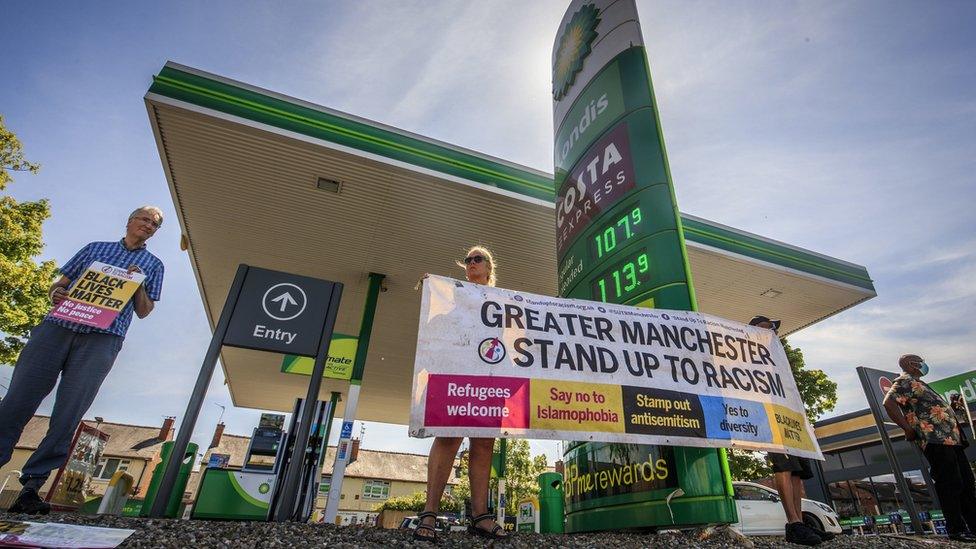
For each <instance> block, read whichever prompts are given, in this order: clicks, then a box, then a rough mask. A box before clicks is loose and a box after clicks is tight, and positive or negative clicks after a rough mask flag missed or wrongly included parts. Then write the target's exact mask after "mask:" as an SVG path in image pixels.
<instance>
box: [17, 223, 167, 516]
mask: <svg viewBox="0 0 976 549" xmlns="http://www.w3.org/2000/svg"><path fill="white" fill-rule="evenodd" d="M162 223H163V212H162V211H160V209H159V208H157V207H155V206H143V207H141V208H138V209H136V210H135V211H133V212H132V213H131V214H129V220H128V222H127V223H126V227H125V236H124V237H123V238H120V239H119V240H113V241H109V242H91V243H89V244H87V245H86V246H85V247H84V248H82V249H81V250H80V251H79V252H78V253H76V254H75V255H74V257H72V258H71V259H70V260H69V261H68V262H67V263H65V264H64V265H63V266H62V267H61V269H60V271H61V278H59V279H58V280H57V281H55V282H54V284H52V285H51V289H50V290H49V291H48V293H49V296H50V298H51V303H52V305H55V306H57V305H58V304H59V303H61V302H62V301H63V300H64V299H65V297H67V295H68V291H67V289H68V287H70V286H71V285H72V284H73V283H74V282H75V280H77V279H78V278H79V277H80V276H81V275H82V274H84V272H85V271H86V270H88V267H89V266H90V265H91V264H92V262H95V261H98V262H101V263H105V264H108V265H113V266H115V267H118V268H120V269H126V270H128V271H129V272H139V273H142V274H143V275H145V279H144V280H143V282H142V284H140V286H139V288H138V289H137V290H136V292H135V295H133V296H132V298H131V299H130V300H129V301H128V303H126V304H125V306H124V307H123V308H122V310H121V311H120V312H119V315H118V316H117V317H116V318H115V320H114V321H113V322H112V324H110V325H109V326H108V328H106V329H101V328H96V327H93V326H87V325H83V324H79V323H76V322H71V321H68V320H64V319H61V318H55V317H53V316H52V315H51V314H50V313H49V314H48V316H47V317H45V318H44V320H43V321H42V322H41V323H40V324H38V325H37V326H35V327H34V328H33V329H32V330H31V333H30V339H29V340H28V341H27V345H25V346H24V348H23V350H21V352H20V356H19V357H18V358H17V365H16V366H15V367H14V375H13V377H12V378H11V380H10V390H9V391H8V392H7V396H6V398H4V399H3V400H2V401H0V466H2V465H4V464H5V463H7V462H8V461H10V456H11V454H12V452H13V449H14V445H15V444H17V441H18V439H20V435H21V433H22V432H23V431H24V427H25V426H26V425H27V422H28V421H29V420H30V418H31V416H33V415H34V412H36V411H37V407H38V406H40V404H41V401H42V400H44V397H46V396H47V395H48V393H50V392H51V390H52V389H53V388H54V385H55V383H57V382H58V378H59V377H60V378H61V383H60V385H59V386H58V392H57V396H56V397H55V400H54V409H53V410H52V411H51V419H50V421H49V422H48V429H47V433H45V435H44V438H43V439H42V440H41V442H40V444H38V445H37V449H36V450H34V453H33V454H31V457H30V458H29V459H28V460H27V463H25V464H24V467H23V474H22V475H21V476H20V483H21V484H22V485H23V487H24V488H23V489H22V490H21V491H20V495H19V496H17V500H16V501H15V502H14V504H13V505H12V506H11V507H10V509H9V510H8V511H9V512H11V513H27V514H32V515H33V514H38V513H40V514H47V513H48V512H50V510H51V505H50V504H48V503H47V502H45V501H42V500H41V498H40V496H39V495H38V491H39V490H40V489H41V487H42V486H43V485H44V483H45V481H47V478H48V476H49V475H50V474H51V471H52V470H53V469H56V468H58V467H60V466H61V465H62V464H63V463H64V462H65V460H66V459H67V458H68V451H69V449H70V446H71V441H72V439H73V437H74V434H75V429H77V427H78V423H79V422H80V421H81V418H82V416H84V414H85V412H87V411H88V407H89V406H91V404H92V401H94V400H95V395H96V394H98V389H99V388H100V387H101V385H102V381H104V380H105V376H107V375H108V372H109V370H111V369H112V364H114V363H115V357H116V356H117V355H118V353H119V351H120V350H121V349H122V341H123V339H124V338H125V334H126V331H127V330H128V329H129V323H130V322H131V321H132V313H135V314H136V315H137V316H138V317H139V318H145V317H147V316H148V315H149V313H151V312H152V310H153V307H154V303H155V302H156V301H159V296H160V292H161V291H162V287H163V263H162V262H161V261H160V260H159V258H157V257H156V256H154V255H153V254H151V253H150V252H149V250H147V249H146V241H147V240H149V239H150V238H152V236H153V235H154V234H156V230H157V229H159V226H160V225H162Z"/></svg>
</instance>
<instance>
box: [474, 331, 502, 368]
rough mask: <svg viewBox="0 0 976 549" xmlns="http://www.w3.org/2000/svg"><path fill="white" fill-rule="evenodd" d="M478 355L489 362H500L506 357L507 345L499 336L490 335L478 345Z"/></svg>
mask: <svg viewBox="0 0 976 549" xmlns="http://www.w3.org/2000/svg"><path fill="white" fill-rule="evenodd" d="M478 356H480V357H481V360H484V361H485V362H487V363H488V364H498V363H499V362H501V361H502V359H503V358H505V345H503V344H502V342H501V340H500V339H498V338H497V337H489V338H488V339H485V340H484V341H482V342H481V344H480V345H478Z"/></svg>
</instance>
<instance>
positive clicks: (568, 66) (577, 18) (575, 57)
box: [552, 4, 600, 101]
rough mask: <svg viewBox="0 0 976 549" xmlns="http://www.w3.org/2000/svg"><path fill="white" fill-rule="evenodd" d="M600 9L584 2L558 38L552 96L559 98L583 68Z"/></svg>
mask: <svg viewBox="0 0 976 549" xmlns="http://www.w3.org/2000/svg"><path fill="white" fill-rule="evenodd" d="M599 13H600V10H598V9H596V6H594V5H593V4H586V5H585V6H583V7H581V8H580V9H579V11H577V12H576V13H574V14H573V17H572V19H570V20H569V23H566V28H565V29H563V34H562V37H561V38H560V39H559V49H557V50H556V66H555V67H553V80H552V97H553V98H554V99H555V100H557V101H558V100H560V99H562V98H563V96H565V95H566V92H567V91H569V88H570V87H572V85H573V82H575V81H576V73H578V72H579V71H580V69H582V68H583V60H584V59H586V56H587V55H589V54H590V44H592V43H593V40H594V39H596V26H597V24H599V23H600V18H599V17H598V15H599Z"/></svg>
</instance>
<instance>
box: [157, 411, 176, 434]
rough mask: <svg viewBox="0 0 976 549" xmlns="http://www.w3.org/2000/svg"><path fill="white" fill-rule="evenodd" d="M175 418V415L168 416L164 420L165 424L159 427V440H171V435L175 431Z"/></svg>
mask: <svg viewBox="0 0 976 549" xmlns="http://www.w3.org/2000/svg"><path fill="white" fill-rule="evenodd" d="M175 420H176V418H175V417H173V416H167V417H166V419H164V420H163V426H162V427H160V428H159V436H158V437H156V438H157V439H159V440H169V436H170V435H171V434H172V433H173V421H175Z"/></svg>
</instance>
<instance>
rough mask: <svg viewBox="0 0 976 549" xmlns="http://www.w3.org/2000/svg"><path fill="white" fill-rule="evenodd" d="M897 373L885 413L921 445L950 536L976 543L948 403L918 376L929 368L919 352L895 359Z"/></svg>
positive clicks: (968, 480) (975, 501)
mask: <svg viewBox="0 0 976 549" xmlns="http://www.w3.org/2000/svg"><path fill="white" fill-rule="evenodd" d="M898 365H899V366H901V369H902V371H903V372H904V373H903V374H902V375H900V376H898V377H897V378H895V380H894V382H892V384H891V389H889V390H888V394H886V395H885V399H884V408H885V410H886V411H887V412H888V416H889V417H890V418H891V420H892V421H894V422H895V423H896V424H897V425H898V426H899V427H901V428H902V429H903V430H904V431H905V440H908V441H914V442H915V443H916V444H918V445H919V446H920V447H921V448H922V453H923V454H925V459H926V460H928V462H929V470H930V472H931V474H932V480H933V481H935V492H936V493H937V494H938V495H939V501H940V502H941V503H942V513H943V514H944V515H945V519H946V529H947V530H948V531H949V539H951V540H955V541H963V542H970V543H976V536H974V535H973V534H972V532H973V531H976V479H974V478H973V471H972V469H971V468H970V467H969V462H968V461H967V460H966V455H965V453H963V451H962V448H963V446H962V438H961V436H960V430H959V427H960V425H959V421H958V419H957V418H956V414H955V413H954V411H953V410H952V408H951V407H950V406H949V403H947V402H946V401H945V399H943V398H942V395H940V394H939V393H937V392H936V391H934V390H933V389H932V388H931V387H929V386H928V384H927V383H925V382H924V381H922V380H921V378H922V377H923V376H925V375H926V374H928V373H929V366H928V364H926V363H925V361H924V360H923V359H922V358H921V357H920V356H918V355H904V356H902V357H901V358H900V359H898Z"/></svg>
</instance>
